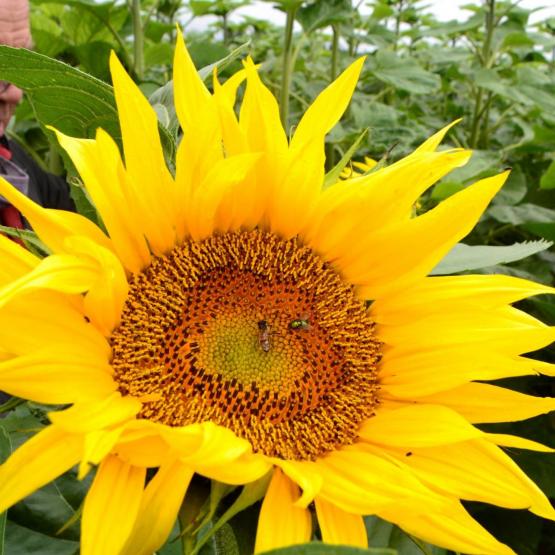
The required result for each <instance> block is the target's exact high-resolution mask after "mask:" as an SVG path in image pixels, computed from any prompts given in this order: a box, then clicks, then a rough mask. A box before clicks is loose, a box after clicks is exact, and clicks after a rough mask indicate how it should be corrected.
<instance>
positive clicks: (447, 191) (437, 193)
mask: <svg viewBox="0 0 555 555" xmlns="http://www.w3.org/2000/svg"><path fill="white" fill-rule="evenodd" d="M464 188H465V185H464V183H459V182H457V181H441V182H440V183H437V184H436V185H435V186H434V188H433V189H432V194H431V198H432V199H434V200H438V201H439V200H445V199H446V198H449V197H450V196H451V195H454V194H455V193H458V192H459V191H462V190H463V189H464Z"/></svg>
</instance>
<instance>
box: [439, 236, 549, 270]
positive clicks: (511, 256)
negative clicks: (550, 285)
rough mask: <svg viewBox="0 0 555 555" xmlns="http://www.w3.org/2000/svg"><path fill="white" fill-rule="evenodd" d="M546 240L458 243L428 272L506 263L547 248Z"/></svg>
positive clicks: (475, 268) (471, 268) (474, 268)
mask: <svg viewBox="0 0 555 555" xmlns="http://www.w3.org/2000/svg"><path fill="white" fill-rule="evenodd" d="M552 244H553V243H551V242H548V241H528V242H525V243H515V244H514V245H508V246H504V247H490V246H482V245H480V246H470V245H465V244H464V243H459V244H457V245H455V246H454V247H453V249H452V250H451V251H450V252H449V253H447V255H446V256H445V258H444V259H443V260H442V261H441V262H440V263H439V264H438V265H437V266H436V267H435V268H434V269H433V270H432V271H431V272H430V274H431V275H436V276H438V275H445V274H455V273H457V272H465V271H468V270H477V269H479V268H488V267H489V266H494V265H496V264H507V263H509V262H515V261H516V260H521V259H523V258H526V257H527V256H531V255H532V254H536V253H538V252H542V251H544V250H546V249H548V248H549V247H550V246H551V245H552Z"/></svg>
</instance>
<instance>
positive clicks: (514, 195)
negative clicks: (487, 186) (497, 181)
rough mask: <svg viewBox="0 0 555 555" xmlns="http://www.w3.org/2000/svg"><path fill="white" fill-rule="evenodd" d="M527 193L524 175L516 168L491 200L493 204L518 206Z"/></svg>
mask: <svg viewBox="0 0 555 555" xmlns="http://www.w3.org/2000/svg"><path fill="white" fill-rule="evenodd" d="M527 192H528V189H527V187H526V175H525V174H524V172H523V171H522V170H521V169H520V167H518V166H517V167H516V168H515V169H513V170H512V171H511V173H510V175H509V178H508V179H507V181H506V183H505V185H503V187H502V188H501V190H500V191H499V192H498V193H497V194H496V195H495V197H494V198H493V202H494V204H511V205H512V204H518V203H519V202H520V201H521V200H522V199H523V198H524V197H525V196H526V193H527Z"/></svg>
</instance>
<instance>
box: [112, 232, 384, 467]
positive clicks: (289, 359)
mask: <svg viewBox="0 0 555 555" xmlns="http://www.w3.org/2000/svg"><path fill="white" fill-rule="evenodd" d="M373 327H374V326H373V323H372V321H371V319H370V318H369V316H368V313H367V311H366V307H365V305H364V303H363V302H362V301H361V300H359V299H357V297H356V295H355V294H354V291H353V288H352V286H350V285H348V284H346V283H344V282H343V280H342V279H341V277H340V276H339V275H338V274H337V273H336V272H335V271H334V270H333V268H331V266H329V265H328V264H327V263H325V262H323V261H322V260H321V259H320V258H319V257H318V256H317V255H316V254H315V253H313V252H312V251H311V250H310V249H309V248H307V247H304V246H302V245H301V244H299V242H298V241H297V239H291V240H288V241H284V240H281V239H279V238H278V237H277V236H275V235H273V234H271V233H265V232H261V231H250V232H246V231H245V232H237V233H227V234H222V235H214V236H212V237H211V238H209V239H206V240H204V241H199V242H192V241H191V242H187V243H184V244H183V245H179V246H177V247H175V248H174V249H173V250H172V251H171V252H170V253H169V254H168V255H167V256H163V257H159V258H157V259H155V260H154V261H153V263H152V264H151V265H150V266H149V267H148V268H147V269H145V270H144V271H143V272H141V273H140V274H137V275H135V276H134V277H133V278H132V279H131V283H130V292H129V296H128V300H127V302H126V305H125V308H124V310H123V314H122V318H121V323H120V325H119V327H118V328H117V329H116V330H115V331H114V333H113V334H112V337H111V343H112V349H113V360H112V365H113V367H114V369H115V379H116V381H117V382H118V384H119V388H120V391H121V392H122V393H123V394H128V395H133V396H136V397H144V396H151V395H154V397H151V398H153V399H156V400H154V401H151V402H149V403H145V404H144V406H143V409H142V412H141V414H140V417H142V418H146V419H149V420H153V421H156V422H160V423H164V424H167V425H170V426H183V425H187V424H191V423H196V422H203V421H207V420H212V421H213V422H216V423H218V424H221V425H223V426H226V427H228V428H230V429H231V430H233V431H234V432H235V433H236V434H237V435H238V436H240V437H243V438H245V439H247V440H249V441H250V443H251V444H252V446H253V449H254V451H257V452H262V453H264V454H266V455H269V456H276V457H281V458H285V459H297V460H308V459H314V458H316V457H317V456H321V455H323V454H325V453H327V452H329V451H332V450H334V449H337V448H338V447H340V446H341V445H346V444H349V443H351V442H352V441H354V440H355V439H356V437H357V429H358V425H359V423H360V422H361V421H363V420H364V419H366V418H368V417H369V416H371V415H372V413H373V411H374V408H375V405H376V403H377V383H376V374H377V372H376V365H377V363H378V361H379V357H380V345H379V342H378V341H377V340H376V339H375V337H374V333H373Z"/></svg>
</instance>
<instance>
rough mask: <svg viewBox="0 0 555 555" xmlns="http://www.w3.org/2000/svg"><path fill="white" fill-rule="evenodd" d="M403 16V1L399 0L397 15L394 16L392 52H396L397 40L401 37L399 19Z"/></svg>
mask: <svg viewBox="0 0 555 555" xmlns="http://www.w3.org/2000/svg"><path fill="white" fill-rule="evenodd" d="M402 15H403V0H399V9H398V11H397V15H396V16H395V43H394V44H393V50H394V51H395V52H396V51H397V48H398V47H399V38H400V36H401V18H402Z"/></svg>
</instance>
